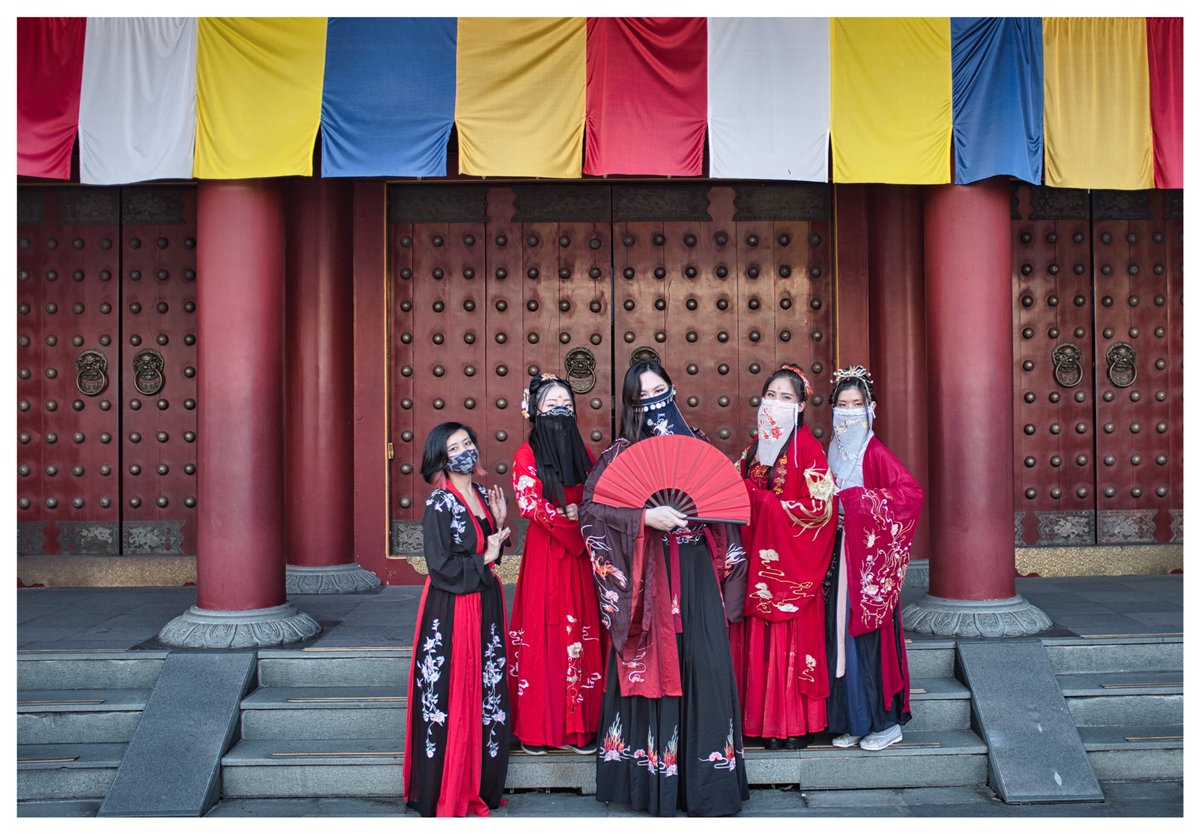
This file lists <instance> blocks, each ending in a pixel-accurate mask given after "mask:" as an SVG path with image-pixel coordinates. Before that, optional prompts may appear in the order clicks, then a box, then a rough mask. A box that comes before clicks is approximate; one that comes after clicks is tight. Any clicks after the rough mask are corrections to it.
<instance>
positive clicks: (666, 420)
mask: <svg viewBox="0 0 1200 834" xmlns="http://www.w3.org/2000/svg"><path fill="white" fill-rule="evenodd" d="M638 411H640V412H641V413H642V421H641V434H642V437H654V436H655V435H663V434H683V435H687V436H688V437H695V436H696V435H695V433H694V432H693V431H692V430H691V429H690V428H688V424H687V423H686V422H685V421H684V419H683V415H682V414H680V413H679V406H677V405H675V386H673V385H672V386H671V387H670V388H668V389H667V390H666V391H664V392H663V393H661V394H659V395H658V396H657V397H647V398H646V399H644V400H642V402H641V404H640V405H639V406H638Z"/></svg>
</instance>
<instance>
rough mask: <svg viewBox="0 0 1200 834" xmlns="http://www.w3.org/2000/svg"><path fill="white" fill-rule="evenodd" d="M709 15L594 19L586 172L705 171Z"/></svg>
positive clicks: (589, 49)
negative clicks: (701, 16)
mask: <svg viewBox="0 0 1200 834" xmlns="http://www.w3.org/2000/svg"><path fill="white" fill-rule="evenodd" d="M707 120H708V21H707V20H706V19H705V18H659V17H632V18H630V17H627V18H588V22H587V127H586V134H585V137H586V138H585V142H584V148H585V150H584V163H583V172H584V173H585V174H601V175H602V174H656V175H659V176H663V175H666V176H685V177H686V176H693V177H694V176H700V174H701V173H702V172H703V167H704V132H705V126H706V122H707Z"/></svg>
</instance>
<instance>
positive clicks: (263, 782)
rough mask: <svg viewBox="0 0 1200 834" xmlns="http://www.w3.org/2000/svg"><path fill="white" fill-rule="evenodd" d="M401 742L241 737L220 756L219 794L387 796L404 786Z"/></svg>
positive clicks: (377, 738) (378, 738) (232, 796)
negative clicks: (241, 738) (243, 738)
mask: <svg viewBox="0 0 1200 834" xmlns="http://www.w3.org/2000/svg"><path fill="white" fill-rule="evenodd" d="M403 763H404V740H403V738H394V737H388V736H386V735H383V734H382V733H377V734H376V736H375V737H374V738H354V739H246V740H242V741H239V742H238V743H237V744H235V745H234V746H233V749H231V750H230V751H229V752H228V753H226V754H225V756H224V757H223V758H222V759H221V796H222V798H224V799H246V798H251V797H339V796H392V797H398V796H400V795H401V794H402V793H403V790H404V770H403Z"/></svg>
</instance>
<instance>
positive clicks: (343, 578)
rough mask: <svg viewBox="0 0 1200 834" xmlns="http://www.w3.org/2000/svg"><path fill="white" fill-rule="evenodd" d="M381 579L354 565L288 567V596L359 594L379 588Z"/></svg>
mask: <svg viewBox="0 0 1200 834" xmlns="http://www.w3.org/2000/svg"><path fill="white" fill-rule="evenodd" d="M381 584H383V583H381V582H380V581H379V577H378V576H376V575H375V574H373V573H371V572H370V571H369V570H367V569H366V568H363V567H360V566H359V565H356V564H354V563H351V564H348V565H322V566H321V567H316V568H313V567H304V566H303V565H288V566H287V585H286V588H287V592H288V594H289V595H290V594H357V593H358V592H360V591H369V590H371V589H372V588H378V587H379V586H380V585H381Z"/></svg>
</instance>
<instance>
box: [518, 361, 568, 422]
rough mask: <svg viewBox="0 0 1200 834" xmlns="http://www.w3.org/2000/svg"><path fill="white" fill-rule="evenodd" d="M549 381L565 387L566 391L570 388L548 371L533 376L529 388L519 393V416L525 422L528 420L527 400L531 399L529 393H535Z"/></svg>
mask: <svg viewBox="0 0 1200 834" xmlns="http://www.w3.org/2000/svg"><path fill="white" fill-rule="evenodd" d="M551 381H554V382H557V383H558V384H559V385H562V386H564V387H567V388H568V389H569V387H570V386H568V385H567V383H566V382H564V381H563V380H561V379H559V378H558V377H557V376H556V375H554V374H552V373H550V372H549V371H542V373H541V375H540V376H535V377H534V378H533V379H532V380H531V381H530V383H529V387H528V388H526V389H525V390H524V391H522V392H521V416H522V417H524V418H525V419H526V420H528V419H529V400H530V398H531V397H530V392H536V391H538V390H540V389H541V387H542V386H543V385H545V384H546V383H547V382H551ZM535 396H536V395H535Z"/></svg>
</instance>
